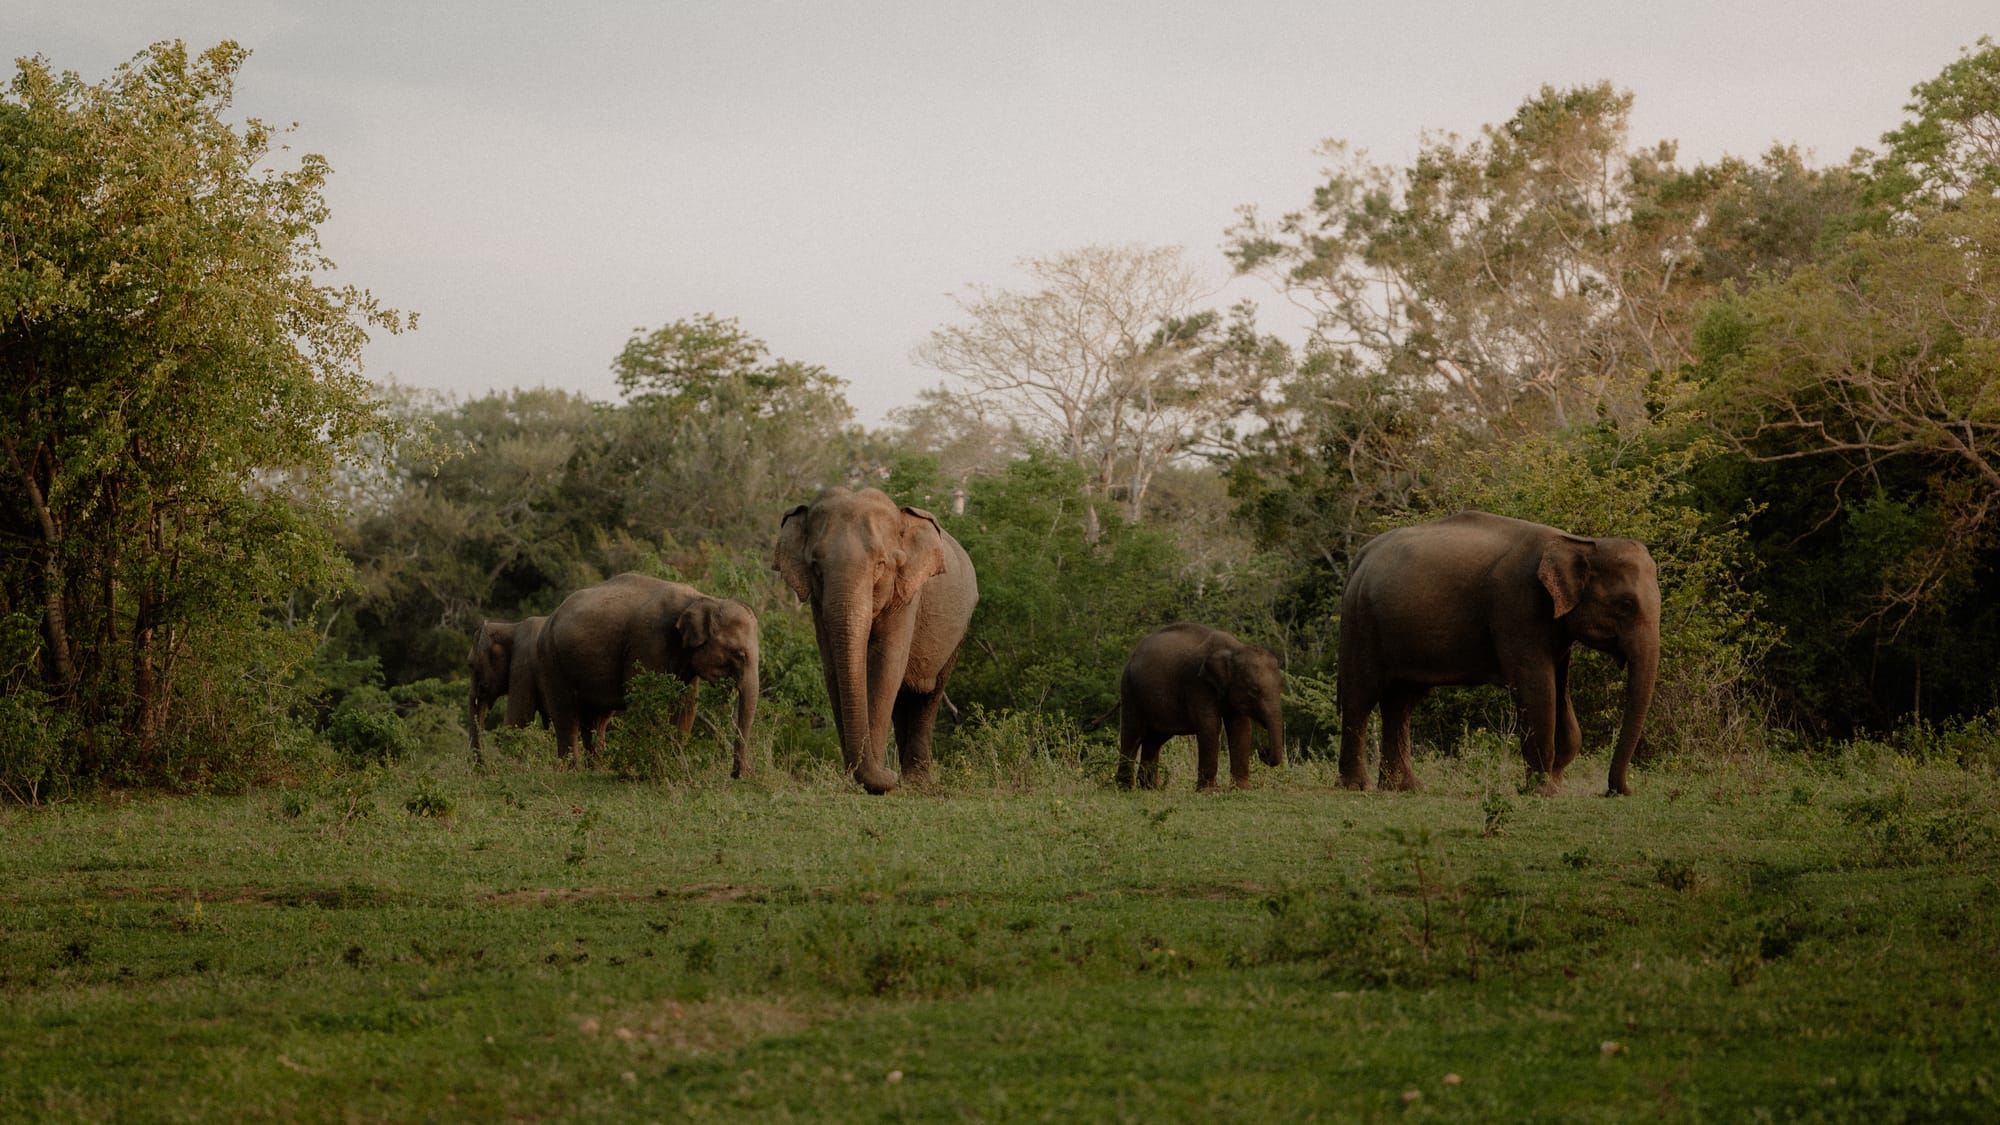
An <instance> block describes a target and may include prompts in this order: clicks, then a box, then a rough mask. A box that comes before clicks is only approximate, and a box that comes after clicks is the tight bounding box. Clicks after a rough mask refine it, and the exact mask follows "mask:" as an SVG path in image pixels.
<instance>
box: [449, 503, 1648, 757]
mask: <svg viewBox="0 0 2000 1125" xmlns="http://www.w3.org/2000/svg"><path fill="white" fill-rule="evenodd" d="M771 565H772V569H774V570H776V571H777V572H778V573H779V575H780V576H782V577H783V579H784V581H785V583H786V585H788V586H790V587H791V588H792V590H793V592H794V593H796V594H797V595H798V597H799V599H800V600H801V601H804V602H806V603H808V604H809V605H810V606H811V607H812V618H813V631H814V635H815V638H816V640H817V642H818V647H819V656H820V667H821V670H822V672H823V673H824V675H825V677H826V689H827V697H828V699H829V700H830V701H831V703H832V708H833V719H834V725H835V727H836V729H837V730H838V732H839V736H840V748H841V757H842V760H843V762H844V763H845V766H846V770H847V772H848V774H849V775H850V776H852V777H853V778H854V779H855V780H856V781H857V782H859V783H860V784H861V786H862V787H863V788H864V789H866V790H867V791H868V792H870V793H887V792H889V791H890V790H892V789H894V788H896V786H897V785H898V784H899V783H900V782H911V783H921V782H923V781H925V780H927V779H928V777H929V774H930V764H931V733H932V728H933V727H934V726H935V725H936V721H937V712H938V707H939V705H940V704H941V703H942V702H943V699H944V692H945V686H946V684H947V683H948V682H949V681H950V679H951V673H952V668H953V667H954V666H955V665H956V663H957V661H958V652H959V646H960V644H961V643H962V642H963V641H964V640H965V635H966V630H967V627H968V626H969V625H970V624H971V621H972V611H973V607H974V606H975V605H976V604H977V603H978V600H979V585H978V580H977V577H976V576H975V574H974V570H973V565H972V560H971V558H970V557H969V556H967V554H966V553H965V548H963V547H961V546H960V545H959V543H958V541H957V540H956V539H953V538H952V537H951V535H950V534H949V533H948V532H946V531H945V530H944V529H943V528H942V527H941V526H939V524H938V522H937V519H936V518H935V517H934V516H932V515H931V514H930V513H929V512H926V511H924V510H922V509H921V508H912V507H899V506H898V505H897V504H896V503H895V502H894V501H893V500H891V499H890V498H889V497H888V496H887V495H886V494H884V493H883V492H881V491H879V490H877V489H872V488H870V489H863V490H860V491H850V490H848V489H845V488H834V489H828V490H826V491H825V492H823V493H821V494H820V496H819V497H818V498H817V499H815V500H814V501H813V502H812V503H811V504H801V505H799V506H798V507H796V508H793V509H792V510H791V511H790V512H787V513H786V514H785V516H784V518H783V519H782V520H781V521H780V522H779V527H778V541H777V546H776V549H775V551H774V552H773V557H772V563H771ZM1659 628H1660V593H1659V580H1658V575H1657V572H1656V570H1655V567H1654V564H1653V559H1652V556H1651V555H1650V554H1649V553H1648V552H1647V550H1646V547H1645V545H1644V544H1642V543H1639V542H1638V541H1636V540H1631V539H1611V538H1604V539H1589V538H1583V537H1579V536H1574V535H1569V534H1567V533H1565V532H1562V531H1558V530H1556V529H1555V528H1551V527H1546V526H1543V525H1541V524H1536V523H1529V522H1527V521H1524V520H1517V519H1510V518H1508V517H1505V516H1496V515H1490V514H1488V513H1485V512H1461V513H1459V514H1458V515H1454V516H1450V517H1447V518H1444V519H1440V520H1434V521H1432V522H1430V523H1425V524H1419V525H1416V526H1412V527H1404V528H1398V529H1396V530H1393V531H1389V532H1386V533H1384V534H1382V535H1379V536H1377V537H1376V538H1374V539H1373V540H1371V541H1369V542H1368V543H1367V544H1366V545H1365V546H1364V547H1363V548H1362V549H1361V551H1360V553H1359V554H1358V555H1357V556H1356V558H1355V563H1354V567H1353V570H1352V572H1351V574H1350V576H1349V580H1348V584H1347V589H1346V591H1345V593H1344V595H1343V597H1342V600H1341V629H1340V672H1339V705H1340V711H1341V747H1340V779H1341V784H1342V785H1344V786H1346V787H1348V788H1352V789H1365V788H1367V786H1368V778H1367V772H1366V769H1367V747H1366V739H1367V733H1368V722H1369V718H1370V715H1371V713H1372V712H1373V711H1375V710H1376V709H1377V708H1379V709H1380V710H1381V713H1382V752H1381V756H1380V757H1381V765H1380V773H1379V777H1378V784H1379V785H1380V786H1381V787H1383V788H1385V789H1414V788H1416V786H1417V781H1416V776H1415V774H1414V773H1413V772H1412V770H1411V764H1410V717H1411V714H1412V713H1413V712H1414V710H1415V708H1416V704H1417V701H1418V700H1419V699H1420V698H1421V697H1422V696H1423V694H1424V693H1425V692H1426V691H1427V690H1429V689H1430V688H1432V687H1438V686H1443V685H1455V684H1499V685H1503V686H1505V687H1506V688H1507V689H1508V690H1509V691H1510V692H1511V693H1512V694H1513V697H1514V701H1515V704H1516V706H1517V708H1518V710H1519V716H1520V728H1521V751H1522V756H1523V758H1524V759H1525V760H1526V764H1527V772H1528V778H1529V781H1530V783H1533V784H1539V785H1540V786H1541V791H1542V792H1544V793H1554V792H1557V791H1559V790H1560V788H1561V786H1562V776H1563V770H1564V769H1565V768H1566V767H1567V766H1568V765H1569V764H1570V762H1571V761H1573V760H1574V759H1575V758H1576V756H1577V753H1578V752H1579V750H1580V749H1581V747H1582V734H1581V731H1580V729H1579V727H1578V724H1577V720H1576V713H1575V710H1574V708H1573V707H1572V705H1571V702H1570V696H1569V686H1568V676H1569V662H1570V655H1571V652H1572V650H1573V648H1574V646H1575V645H1577V644H1582V645H1585V646H1587V647H1590V648H1594V649H1597V650H1599V651H1601V652H1605V653H1607V654H1609V655H1611V656H1612V657H1613V658H1614V659H1615V660H1617V661H1618V662H1619V663H1620V664H1622V665H1623V666H1624V667H1625V668H1626V669H1627V677H1626V689H1625V700H1624V716H1623V720H1622V722H1621V724H1620V728H1619V732H1618V738H1617V742H1616V744H1615V746H1614V749H1613V753H1612V760H1611V773H1610V784H1609V791H1608V792H1609V794H1610V795H1618V794H1624V793H1629V792H1631V789H1630V787H1629V784H1628V782H1627V776H1626V773H1627V767H1628V766H1629V765H1630V763H1631V759H1632V754H1633V751H1634V749H1635V748H1636V747H1637V745H1638V741H1639V733H1640V728H1641V726H1642V725H1643V724H1644V722H1645V718H1646V710H1647V707H1648V705H1649V703H1650V702H1651V699H1652V692H1653V686H1654V682H1655V680H1656V678H1657V674H1658V670H1659V655H1660V640H1659ZM757 657H758V628H757V619H756V615H755V614H754V613H752V612H751V610H750V608H749V607H748V606H746V605H744V604H743V603H741V602H738V601H735V600H732V599H727V598H713V597H709V596H708V595H706V594H703V593H702V592H701V591H699V590H696V589H695V588H694V587H692V586H688V585H685V584H683V583H678V582H666V581H662V580H660V579H656V578H649V577H646V576H644V575H639V574H621V575H619V576H617V577H616V578H613V579H611V580H609V581H607V582H604V583H601V584H599V585H596V586H592V587H589V588H587V589H583V590H578V591H577V592H575V593H573V594H571V595H570V596H569V597H568V598H566V599H564V601H563V602H562V604H561V605H559V606H558V607H556V609H555V611H554V612H552V613H550V614H549V615H548V616H546V617H530V618H528V619H527V620H525V621H520V622H513V623H508V622H496V621H489V622H486V623H485V624H483V625H482V626H481V627H480V629H479V633H478V635H477V637H476V638H475V639H474V641H473V645H472V651H471V653H470V654H469V655H468V663H469V665H470V669H471V673H472V698H471V719H472V747H473V753H474V755H475V757H477V756H478V754H479V753H480V737H479V733H480V728H481V727H482V726H483V725H484V723H485V719H486V713H487V710H488V708H489V707H490V706H491V705H492V704H493V702H494V700H495V699H497V698H498V697H499V696H502V695H505V696H506V697H507V710H506V721H507V722H508V723H510V724H512V725H515V726H526V725H527V724H528V723H530V722H532V721H533V720H534V719H535V718H536V717H537V716H540V717H541V718H543V719H544V720H545V721H546V722H547V723H548V724H549V725H550V726H551V727H553V728H554V729H555V732H556V745H557V751H558V753H559V754H560V755H561V756H562V757H563V758H565V759H568V758H570V757H572V756H573V755H574V754H575V750H576V745H577V742H578V740H579V738H580V739H581V741H582V743H583V745H584V747H585V749H586V750H592V749H594V748H595V747H596V746H597V744H598V742H599V740H601V739H602V737H603V733H604V727H605V724H606V723H607V722H608V721H609V720H610V719H611V717H612V716H613V715H614V714H616V713H617V712H618V711H619V710H620V709H622V708H623V707H624V706H625V688H626V685H627V683H628V682H629V680H630V679H631V677H632V676H633V674H634V673H636V672H638V671H640V670H647V671H652V672H661V673H667V674H670V675H673V676H676V677H678V678H680V679H681V680H683V681H684V682H686V683H688V684H690V685H698V684H699V683H700V682H702V681H708V680H733V681H735V683H736V685H737V692H736V697H737V703H736V737H735V767H734V769H733V771H732V773H731V776H734V777H741V776H743V775H744V774H745V773H747V772H748V771H749V769H750V750H749V745H750V729H751V723H752V721H753V720H754V718H755V715H756V710H757ZM1283 686H1284V674H1283V671H1282V669H1281V667H1280V664H1279V660H1278V657H1277V655H1276V654H1275V653H1273V652H1272V651H1271V650H1269V649H1267V648H1264V647H1262V646H1259V645H1253V644H1247V643H1245V642H1243V641H1240V640H1238V639H1237V638H1235V637H1233V636H1231V635H1230V634H1228V633H1225V632H1223V631H1221V630H1219V629H1212V628H1209V627H1207V626H1205V625H1196V624H1188V623H1182V624H1176V625H1168V626H1166V627H1164V628H1161V629H1158V630H1155V631H1154V632H1152V633H1149V634H1147V635H1146V636H1145V637H1143V638H1141V639H1140V641H1139V642H1138V644H1137V645H1136V646H1135V647H1134V648H1133V650H1132V654H1131V656H1130V658H1129V659H1128V660H1127V661H1126V663H1125V667H1124V670H1123V672H1122V674H1121V675H1120V677H1119V707H1120V719H1119V734H1118V744H1119V765H1118V774H1117V779H1118V784H1119V785H1120V786H1121V787H1129V786H1131V785H1133V784H1135V783H1136V784H1137V785H1139V786H1141V787H1143V788H1151V787H1156V786H1157V785H1158V784H1159V780H1160V779H1159V756H1160V747H1161V746H1162V745H1163V744H1164V743H1165V742H1166V741H1167V740H1168V739H1170V738H1173V737H1175V736H1177V735H1184V734H1192V735H1194V736H1195V740H1196V745H1197V756H1196V765H1197V772H1196V785H1197V786H1199V787H1200V788H1202V789H1212V788H1215V787H1216V786H1217V784H1218V778H1217V773H1218V770H1219V768H1220V756H1221V746H1222V740H1223V739H1224V738H1226V739H1227V740H1228V745H1229V775H1230V781H1231V783H1232V784H1233V785H1234V786H1236V787H1238V788H1241V787H1244V786H1246V785H1248V784H1249V780H1250V753H1251V742H1252V729H1253V727H1258V726H1261V727H1263V728H1264V731H1265V734H1266V737H1267V742H1266V747H1265V751H1264V753H1263V755H1262V758H1263V761H1264V763H1265V764H1266V765H1269V766H1278V765H1282V764H1283V763H1284V758H1285V750H1284V745H1285V735H1284V720H1283V717H1282V714H1281V707H1280V697H1281V695H1282V692H1283ZM695 698H696V693H694V692H692V691H690V692H688V693H687V694H686V696H685V699H684V701H683V703H682V705H681V709H680V711H679V712H678V713H677V714H676V715H675V716H674V720H675V723H676V725H677V727H678V728H679V730H680V731H681V733H682V734H686V733H687V732H688V731H689V730H690V729H691V728H692V726H693V722H694V710H695ZM891 730H893V731H894V732H895V736H896V748H897V754H898V758H899V766H900V770H899V771H895V772H892V771H891V770H890V769H889V768H888V765H887V755H888V740H889V734H890V731H891Z"/></svg>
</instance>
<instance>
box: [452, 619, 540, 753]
mask: <svg viewBox="0 0 2000 1125" xmlns="http://www.w3.org/2000/svg"><path fill="white" fill-rule="evenodd" d="M547 621H548V618H546V617H530V618H528V619H527V620H525V621H487V622H482V623H481V624H480V626H479V632H478V633H476V634H474V635H473V638H472V651H470V652H468V653H466V656H465V663H466V667H467V669H468V670H470V671H471V673H472V708H471V710H472V760H473V761H475V762H479V761H483V760H484V758H483V755H482V754H481V752H480V746H479V732H480V729H481V728H483V727H484V726H485V725H486V711H487V708H489V707H491V706H493V701H494V700H496V699H498V698H500V697H501V696H503V695H504V696H506V697H507V713H506V720H507V723H508V725H510V726H517V727H525V726H527V725H528V724H529V723H531V722H533V721H534V719H535V716H536V715H540V716H541V717H542V720H543V721H544V722H546V721H548V718H549V711H548V708H547V707H545V706H543V705H542V699H541V691H540V687H539V686H538V685H537V684H536V682H535V661H536V659H537V656H536V647H537V644H538V643H539V641H540V639H541V633H542V626H543V625H544V624H545V623H546V622H547Z"/></svg>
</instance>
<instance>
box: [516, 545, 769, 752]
mask: <svg viewBox="0 0 2000 1125" xmlns="http://www.w3.org/2000/svg"><path fill="white" fill-rule="evenodd" d="M540 648H541V652H542V658H541V660H540V661H539V662H538V665H539V672H538V675H539V679H540V683H541V691H542V697H543V699H544V700H545V701H546V704H547V706H548V708H549V714H550V718H551V721H552V722H553V724H554V726H555V728H556V752H557V753H558V754H559V755H561V756H562V757H563V758H565V759H567V758H569V757H570V756H571V755H572V754H574V753H575V750H576V743H577V736H578V733H579V731H581V732H583V736H584V744H585V748H586V749H592V750H594V749H596V747H595V746H594V742H595V738H593V734H595V735H601V734H602V731H603V726H604V723H605V722H606V721H607V720H608V719H609V718H610V717H611V715H612V714H613V713H615V712H618V711H622V710H624V708H625V685H626V683H627V682H628V681H630V680H631V678H632V676H633V674H634V673H636V672H639V671H641V670H644V671H649V672H664V673H668V674H670V675H673V676H677V677H679V678H680V679H681V680H682V681H683V682H685V683H687V684H688V685H689V686H690V687H699V686H700V684H701V681H703V680H725V679H727V680H735V681H736V763H735V768H734V769H732V770H731V771H730V776H731V777H742V776H744V775H745V774H747V773H749V772H750V725H751V723H752V722H753V721H754V720H755V719H756V716H757V657H758V650H759V646H758V634H757V616H756V615H755V614H754V613H752V612H750V607H749V606H746V605H744V604H743V603H742V602H739V601H735V600H733V599H730V598H711V597H709V596H708V595H706V594H704V593H702V592H701V591H700V590H697V589H695V588H694V587H693V586H689V585H686V584H685V583H681V582H666V581H662V580H660V579H658V578H649V577H647V576H646V575H643V574H621V575H618V576H617V577H616V578H613V579H610V580H609V581H606V582H601V583H599V584H598V585H595V586H590V587H587V588H585V589H582V590H578V591H577V592H575V593H573V594H571V595H570V596H569V597H567V598H564V599H563V603H562V604H561V605H559V606H557V607H556V611H555V612H554V613H551V614H549V620H548V624H547V625H545V626H544V627H543V630H542V637H541V642H540ZM695 703H696V693H695V692H694V691H690V692H688V693H687V698H686V699H685V700H684V701H683V703H682V705H681V709H680V711H679V712H678V713H676V714H675V716H674V723H675V725H676V726H677V727H679V728H680V732H681V733H682V734H686V733H688V732H689V731H690V730H692V729H693V727H694V714H695Z"/></svg>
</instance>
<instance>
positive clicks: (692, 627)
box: [674, 597, 758, 777]
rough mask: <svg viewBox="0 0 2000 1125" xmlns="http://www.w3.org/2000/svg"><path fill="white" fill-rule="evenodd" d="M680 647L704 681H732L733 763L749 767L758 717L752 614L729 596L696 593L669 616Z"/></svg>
mask: <svg viewBox="0 0 2000 1125" xmlns="http://www.w3.org/2000/svg"><path fill="white" fill-rule="evenodd" d="M674 629H675V631H676V632H678V633H679V635H680V642H681V647H682V651H684V652H685V653H686V654H687V660H688V663H689V665H690V666H692V668H693V669H694V673H695V675H697V676H699V677H700V678H701V679H703V680H723V679H727V680H734V681H736V768H735V773H734V776H737V777H741V776H743V775H744V773H745V772H747V771H748V769H749V762H750V725H751V723H752V722H753V721H755V719H756V717H757V660H758V628H757V615H756V614H755V613H752V612H751V611H750V607H749V606H747V605H744V604H743V603H742V602H739V601H736V600H735V599H733V598H711V597H698V598H695V599H694V600H693V601H690V602H689V603H688V604H687V606H686V608H684V609H682V610H681V612H680V615H679V616H678V617H676V618H675V619H674Z"/></svg>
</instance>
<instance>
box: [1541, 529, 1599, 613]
mask: <svg viewBox="0 0 2000 1125" xmlns="http://www.w3.org/2000/svg"><path fill="white" fill-rule="evenodd" d="M1596 545H1597V544H1596V543H1594V542H1593V541H1591V540H1589V539H1578V538H1577V537H1575V536H1573V535H1562V536H1557V537H1556V538H1554V539H1552V540H1550V541H1549V545H1548V546H1547V547H1545V548H1543V549H1542V564H1541V566H1540V567H1539V568H1537V569H1536V571H1535V577H1537V578H1539V579H1541V581H1542V588H1543V589H1544V590H1547V591H1548V592H1549V598H1550V599H1551V600H1553V601H1554V602H1555V604H1556V616H1557V617H1563V616H1565V615H1567V614H1568V613H1569V611H1570V610H1573V609H1575V608H1576V603H1577V602H1579V601H1581V600H1583V590H1584V587H1586V586H1588V585H1590V552H1591V549H1592V548H1594V547H1595V546H1596Z"/></svg>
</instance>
